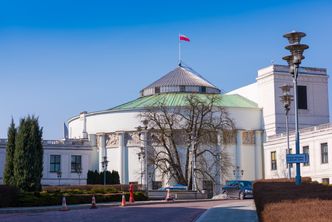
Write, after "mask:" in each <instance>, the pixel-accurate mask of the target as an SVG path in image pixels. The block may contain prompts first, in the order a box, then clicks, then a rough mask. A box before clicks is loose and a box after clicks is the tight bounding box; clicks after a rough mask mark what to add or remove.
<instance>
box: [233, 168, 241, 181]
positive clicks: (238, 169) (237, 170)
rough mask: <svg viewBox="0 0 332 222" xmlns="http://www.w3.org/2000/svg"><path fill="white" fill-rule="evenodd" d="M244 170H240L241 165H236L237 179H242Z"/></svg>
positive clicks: (234, 171)
mask: <svg viewBox="0 0 332 222" xmlns="http://www.w3.org/2000/svg"><path fill="white" fill-rule="evenodd" d="M243 173H244V170H240V167H239V166H236V168H235V170H233V175H234V176H235V179H236V180H239V179H241V177H242V176H243Z"/></svg>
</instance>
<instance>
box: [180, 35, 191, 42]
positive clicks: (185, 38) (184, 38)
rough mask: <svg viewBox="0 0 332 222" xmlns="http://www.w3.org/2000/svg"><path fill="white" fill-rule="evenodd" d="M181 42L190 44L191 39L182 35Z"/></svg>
mask: <svg viewBox="0 0 332 222" xmlns="http://www.w3.org/2000/svg"><path fill="white" fill-rule="evenodd" d="M180 41H186V42H190V39H189V38H188V37H187V36H185V35H180Z"/></svg>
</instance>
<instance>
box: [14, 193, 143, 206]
mask: <svg viewBox="0 0 332 222" xmlns="http://www.w3.org/2000/svg"><path fill="white" fill-rule="evenodd" d="M65 196H66V201H67V204H84V203H91V200H92V194H80V195H78V194H76V195H74V194H73V195H65ZM125 196H126V199H127V200H129V193H125ZM62 197H63V196H62V195H61V194H46V193H40V195H35V194H34V193H24V194H21V195H20V197H19V198H18V203H17V206H19V207H28V206H29V207H30V206H51V205H61V203H62ZM95 197H96V202H97V203H98V202H99V203H102V202H113V201H121V198H122V194H121V193H115V194H97V195H95ZM134 198H135V200H136V201H142V200H147V198H146V196H145V195H144V194H143V193H142V192H134Z"/></svg>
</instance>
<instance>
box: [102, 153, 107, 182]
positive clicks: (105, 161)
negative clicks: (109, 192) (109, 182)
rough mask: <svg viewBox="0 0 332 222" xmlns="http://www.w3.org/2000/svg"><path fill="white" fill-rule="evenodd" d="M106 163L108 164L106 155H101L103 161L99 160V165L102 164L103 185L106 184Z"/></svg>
mask: <svg viewBox="0 0 332 222" xmlns="http://www.w3.org/2000/svg"><path fill="white" fill-rule="evenodd" d="M107 165H108V161H107V156H104V157H103V161H102V162H101V166H102V168H103V171H104V185H106V171H107Z"/></svg>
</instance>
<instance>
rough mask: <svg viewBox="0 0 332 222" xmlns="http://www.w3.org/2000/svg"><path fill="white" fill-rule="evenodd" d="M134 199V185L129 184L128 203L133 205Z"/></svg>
mask: <svg viewBox="0 0 332 222" xmlns="http://www.w3.org/2000/svg"><path fill="white" fill-rule="evenodd" d="M134 202H135V199H134V184H132V183H131V184H130V185H129V203H134Z"/></svg>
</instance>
